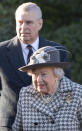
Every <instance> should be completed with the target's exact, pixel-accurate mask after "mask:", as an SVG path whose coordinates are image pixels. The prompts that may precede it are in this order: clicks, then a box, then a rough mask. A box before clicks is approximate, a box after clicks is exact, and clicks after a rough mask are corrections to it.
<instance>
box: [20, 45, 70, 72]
mask: <svg viewBox="0 0 82 131" xmlns="http://www.w3.org/2000/svg"><path fill="white" fill-rule="evenodd" d="M67 53H68V52H67V51H66V50H65V49H62V48H60V49H59V48H58V49H57V48H56V47H54V46H46V47H42V48H40V49H38V50H37V51H36V52H35V53H34V54H33V55H32V56H31V57H30V62H29V63H28V64H27V65H26V66H23V67H20V68H19V70H20V71H23V72H28V71H29V70H32V69H36V68H39V67H45V66H54V67H61V68H63V69H67V68H69V66H70V63H69V62H67V61H66V59H65V58H66V54H67Z"/></svg>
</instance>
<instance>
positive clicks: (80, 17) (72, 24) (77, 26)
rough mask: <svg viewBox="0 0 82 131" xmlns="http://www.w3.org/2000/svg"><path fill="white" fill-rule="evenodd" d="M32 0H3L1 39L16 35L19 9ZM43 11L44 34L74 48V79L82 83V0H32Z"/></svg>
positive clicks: (72, 67) (72, 53)
mask: <svg viewBox="0 0 82 131" xmlns="http://www.w3.org/2000/svg"><path fill="white" fill-rule="evenodd" d="M29 1H30V0H28V1H27V0H20V1H18V0H12V1H11V0H6V1H5V0H0V41H4V40H8V39H10V38H12V37H14V36H15V35H16V31H15V28H16V27H15V18H14V17H15V16H14V14H15V10H16V8H17V7H18V6H19V5H20V4H22V3H24V2H29ZM30 2H35V3H37V4H38V5H39V6H40V7H41V9H42V12H43V19H44V24H43V29H42V30H41V32H40V34H41V35H42V36H43V37H45V38H47V39H49V40H53V41H56V42H58V43H61V44H63V45H65V46H66V47H67V48H68V50H69V51H70V52H71V58H70V61H71V63H72V64H71V65H72V66H71V72H72V80H74V81H76V82H78V83H80V84H82V79H81V78H82V70H81V64H82V56H81V55H82V51H81V50H82V49H81V48H82V46H81V43H82V37H81V35H82V0H31V1H30Z"/></svg>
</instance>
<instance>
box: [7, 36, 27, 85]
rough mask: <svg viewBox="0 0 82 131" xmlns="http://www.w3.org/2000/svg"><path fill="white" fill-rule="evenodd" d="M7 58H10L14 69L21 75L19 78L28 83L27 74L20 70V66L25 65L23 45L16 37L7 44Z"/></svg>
mask: <svg viewBox="0 0 82 131" xmlns="http://www.w3.org/2000/svg"><path fill="white" fill-rule="evenodd" d="M6 55H7V59H9V62H10V64H12V67H13V70H14V71H15V72H16V73H17V74H18V75H19V78H20V79H21V80H23V82H24V83H27V80H26V78H27V74H26V73H23V72H20V71H19V70H18V68H19V67H21V66H24V65H25V62H24V58H23V54H22V49H21V45H20V43H19V41H18V39H17V37H15V38H14V39H13V41H11V43H10V44H9V45H8V46H7V51H6Z"/></svg>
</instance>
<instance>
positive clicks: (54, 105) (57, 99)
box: [27, 77, 72, 119]
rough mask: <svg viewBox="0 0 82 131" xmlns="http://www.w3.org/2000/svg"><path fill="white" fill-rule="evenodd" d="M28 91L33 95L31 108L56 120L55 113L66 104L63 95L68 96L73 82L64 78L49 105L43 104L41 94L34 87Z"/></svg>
mask: <svg viewBox="0 0 82 131" xmlns="http://www.w3.org/2000/svg"><path fill="white" fill-rule="evenodd" d="M27 91H28V92H30V94H32V99H31V101H30V104H31V106H32V107H34V108H36V109H37V110H38V111H40V112H42V113H44V114H46V115H48V116H50V117H51V118H52V119H54V112H56V111H58V110H59V109H60V108H61V107H62V106H63V104H64V103H65V102H66V101H65V98H64V97H65V96H64V95H63V94H64V93H67V94H68V93H69V92H71V91H72V87H71V81H70V80H69V79H67V78H66V77H64V78H63V79H62V81H61V84H60V87H59V89H58V90H57V92H56V94H55V96H54V99H53V101H52V102H51V103H49V104H44V103H43V101H42V99H41V96H40V94H37V93H36V91H35V90H34V89H33V86H32V85H31V87H30V88H28V89H27Z"/></svg>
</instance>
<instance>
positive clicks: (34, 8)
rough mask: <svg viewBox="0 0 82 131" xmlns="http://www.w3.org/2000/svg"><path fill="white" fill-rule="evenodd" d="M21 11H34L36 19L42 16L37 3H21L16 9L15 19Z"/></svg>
mask: <svg viewBox="0 0 82 131" xmlns="http://www.w3.org/2000/svg"><path fill="white" fill-rule="evenodd" d="M21 11H25V12H29V11H33V12H35V13H36V15H37V18H38V19H40V18H42V11H41V9H40V7H39V6H38V5H37V4H35V3H32V2H28V3H23V4H22V5H20V6H19V7H18V8H17V9H16V12H15V19H16V16H17V14H18V13H19V12H21Z"/></svg>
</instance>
